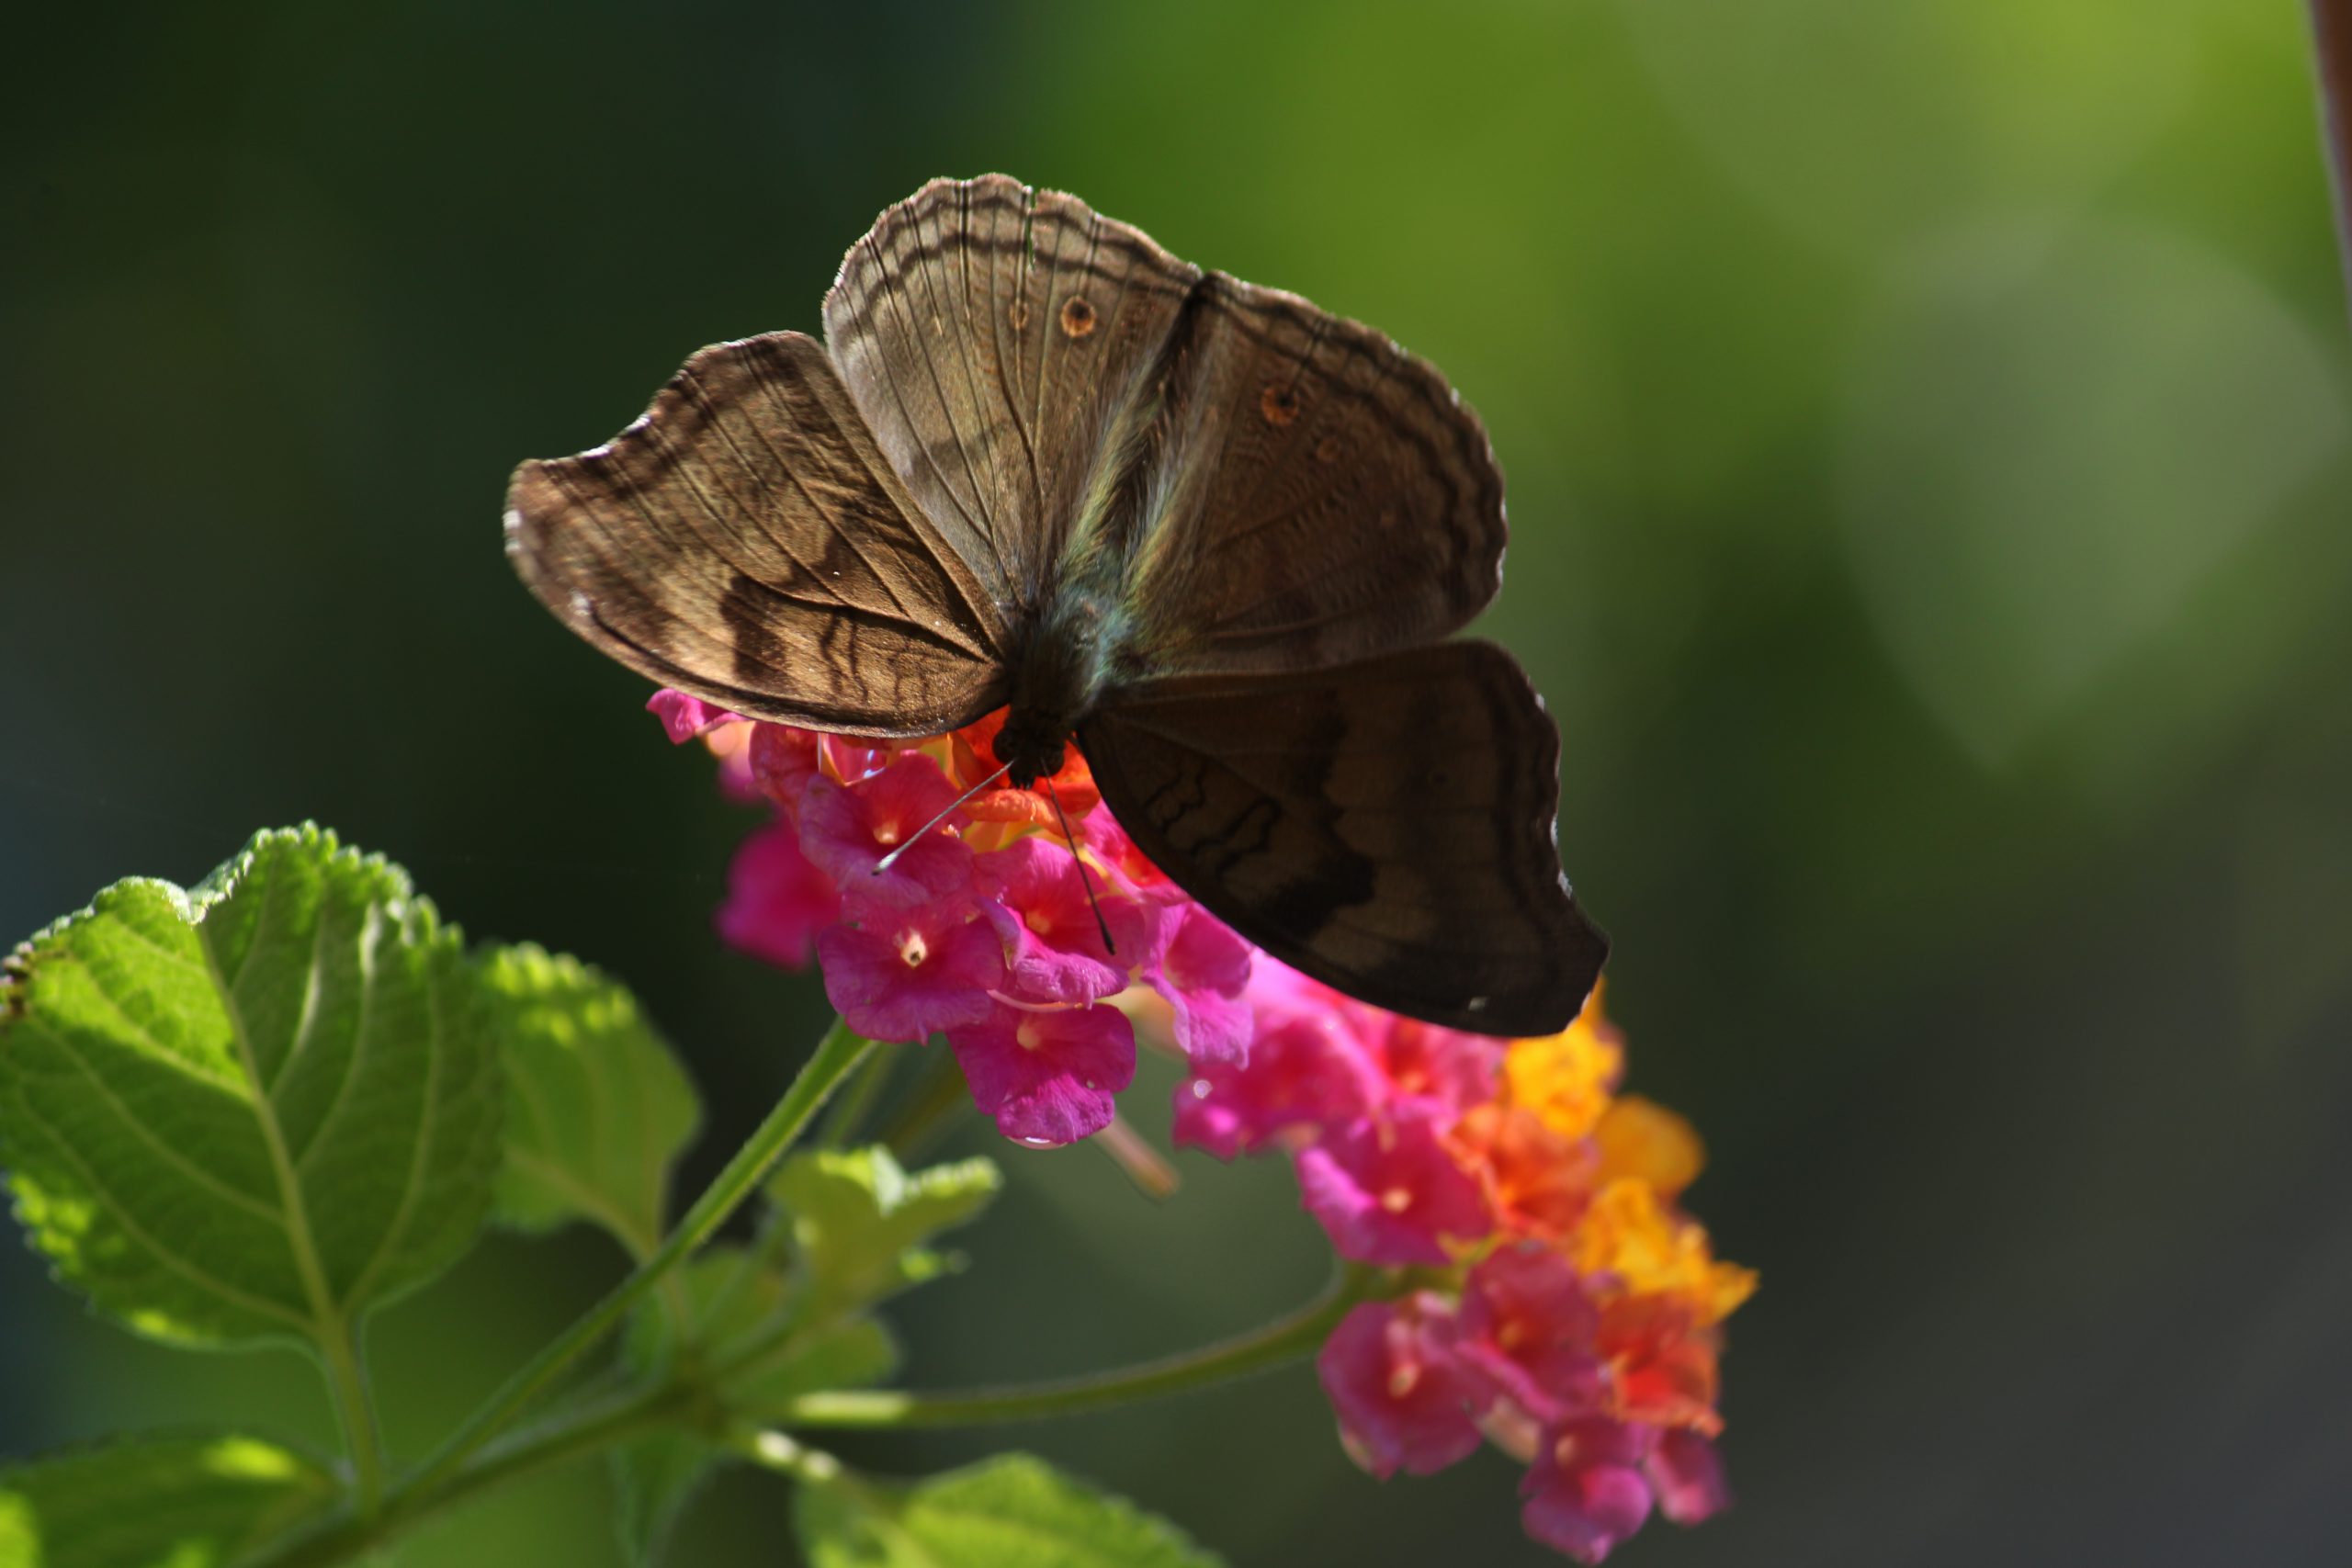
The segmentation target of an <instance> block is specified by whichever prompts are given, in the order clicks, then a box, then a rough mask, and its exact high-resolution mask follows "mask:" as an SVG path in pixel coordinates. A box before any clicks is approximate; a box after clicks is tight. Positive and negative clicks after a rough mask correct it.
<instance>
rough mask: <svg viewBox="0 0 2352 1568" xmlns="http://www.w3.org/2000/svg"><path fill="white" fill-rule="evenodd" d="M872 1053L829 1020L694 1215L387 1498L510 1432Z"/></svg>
mask: <svg viewBox="0 0 2352 1568" xmlns="http://www.w3.org/2000/svg"><path fill="white" fill-rule="evenodd" d="M873 1049H874V1043H873V1042H872V1041H870V1040H867V1039H866V1038H865V1037H864V1036H863V1035H861V1034H859V1033H857V1032H855V1031H854V1030H853V1029H851V1028H850V1027H849V1025H848V1024H847V1023H844V1022H842V1021H840V1020H838V1019H837V1020H835V1021H834V1023H833V1027H832V1029H831V1031H830V1032H827V1034H826V1035H825V1038H824V1039H823V1040H822V1041H820V1042H819V1043H818V1046H817V1049H816V1051H815V1052H814V1054H812V1055H810V1056H809V1060H808V1063H807V1065H805V1066H802V1067H801V1069H800V1076H799V1077H796V1078H794V1079H793V1080H792V1087H791V1088H789V1089H786V1090H785V1092H784V1098H783V1099H782V1100H777V1101H776V1104H775V1110H773V1111H769V1112H768V1114H767V1120H765V1121H763V1122H761V1123H760V1125H759V1128H758V1130H757V1131H755V1132H753V1133H752V1136H751V1138H750V1140H749V1141H748V1142H746V1143H745V1144H744V1145H743V1146H742V1147H741V1149H739V1150H738V1151H736V1155H735V1157H734V1158H733V1159H731V1160H729V1161H728V1162H727V1168H726V1169H724V1170H722V1171H720V1172H719V1173H718V1179H716V1180H714V1181H713V1182H712V1183H711V1184H710V1186H709V1187H708V1188H707V1190H705V1191H704V1192H703V1195H702V1196H701V1197H700V1198H697V1199H696V1200H695V1205H694V1207H693V1208H691V1209H689V1210H687V1211H686V1214H685V1217H684V1219H682V1220H680V1221H679V1222H678V1224H677V1227H676V1228H675V1229H674V1230H673V1231H672V1232H671V1233H670V1235H668V1236H667V1237H666V1238H665V1239H664V1240H663V1241H662V1245H661V1247H658V1248H657V1249H655V1251H654V1253H653V1255H652V1256H651V1257H650V1258H647V1259H646V1260H645V1261H644V1262H643V1263H640V1264H639V1265H638V1267H637V1268H636V1269H634V1270H632V1271H631V1272H630V1274H629V1276H628V1279H626V1280H622V1281H621V1282H620V1283H619V1284H618V1285H616V1287H614V1289H613V1290H612V1292H610V1293H609V1294H607V1295H606V1296H605V1299H604V1300H603V1301H601V1302H598V1303H596V1304H595V1305H594V1307H591V1308H590V1309H589V1310H588V1312H587V1313H586V1314H584V1315H582V1317H581V1318H580V1319H579V1320H578V1321H576V1322H575V1323H573V1324H572V1325H571V1327H570V1328H568V1329H566V1330H564V1332H563V1333H562V1335H561V1336H560V1337H558V1338H557V1339H556V1340H555V1341H554V1342H553V1343H552V1344H550V1345H548V1348H546V1349H544V1350H542V1351H540V1352H539V1353H538V1354H537V1356H535V1357H533V1358H532V1359H531V1360H530V1362H529V1364H528V1365H526V1366H525V1367H524V1368H523V1370H522V1371H518V1372H516V1373H515V1375H514V1376H513V1377H511V1378H509V1379H508V1380H507V1381H506V1384H505V1386H504V1387H503V1388H501V1389H500V1390H499V1391H498V1393H496V1394H494V1395H492V1398H491V1400H490V1403H488V1404H484V1405H483V1406H481V1408H480V1409H479V1410H477V1411H475V1412H474V1413H473V1415H471V1416H469V1417H467V1419H466V1423H465V1425H464V1426H462V1427H458V1430H457V1433H456V1434H455V1435H454V1436H452V1437H451V1438H449V1439H448V1440H447V1442H445V1443H443V1444H442V1445H441V1447H440V1448H438V1449H437V1450H435V1451H434V1453H433V1456H432V1457H431V1458H430V1459H428V1460H426V1461H424V1467H423V1468H422V1469H420V1470H419V1471H418V1472H416V1473H415V1474H414V1475H413V1476H411V1477H409V1478H408V1479H407V1480H406V1481H404V1482H402V1483H401V1485H400V1486H399V1487H397V1488H395V1489H394V1492H393V1498H394V1499H395V1500H398V1499H401V1498H405V1497H407V1496H409V1495H413V1494H415V1493H419V1492H428V1491H431V1490H432V1489H433V1488H435V1487H436V1486H438V1485H440V1484H441V1483H444V1482H447V1481H448V1480H449V1479H450V1478H451V1477H452V1476H453V1475H454V1474H456V1472H458V1468H459V1467H460V1466H462V1465H463V1464H464V1463H465V1462H466V1461H467V1460H469V1459H470V1458H471V1457H472V1456H473V1455H474V1453H475V1452H476V1451H478V1450H481V1448H482V1447H483V1446H484V1445H485V1444H487V1443H488V1442H490V1440H491V1439H492V1438H495V1437H497V1436H498V1434H499V1433H501V1432H503V1431H504V1430H505V1429H506V1428H507V1427H510V1426H512V1425H513V1424H514V1422H515V1419H516V1417H518V1416H521V1415H522V1414H523V1412H524V1411H526V1410H527V1409H528V1408H529V1407H530V1405H531V1404H532V1402H533V1401H535V1400H537V1398H538V1397H539V1395H540V1394H542V1393H545V1392H546V1391H547V1389H548V1386H549V1385H550V1384H552V1383H553V1382H555V1381H556V1379H558V1378H560V1377H561V1376H562V1375H563V1374H564V1372H565V1371H568V1370H570V1368H571V1365H572V1363H573V1362H575V1361H577V1360H579V1359H580V1358H581V1357H582V1356H584V1355H586V1354H587V1353H588V1352H589V1351H590V1350H592V1349H594V1348H595V1347H596V1344H597V1342H598V1341H600V1340H602V1339H603V1338H604V1337H605V1336H606V1335H607V1334H610V1333H611V1332H612V1331H613V1330H614V1329H615V1328H616V1327H618V1326H619V1325H620V1323H621V1320H622V1319H623V1318H625V1317H627V1316H628V1313H629V1309H630V1308H632V1307H634V1306H635V1305H636V1304H637V1303H639V1301H641V1300H642V1299H643V1298H644V1297H645V1295H646V1293H647V1292H650V1291H651V1290H652V1289H653V1288H654V1287H655V1286H656V1285H657V1284H659V1283H660V1282H661V1280H662V1278H663V1277H664V1276H666V1275H667V1274H668V1273H669V1272H670V1270H671V1269H674V1268H676V1267H677V1266H678V1265H679V1264H680V1263H682V1262H684V1260H685V1259H686V1258H688V1257H689V1256H691V1255H692V1254H693V1253H694V1252H695V1250H696V1249H697V1248H699V1247H701V1246H702V1245H703V1244H704V1243H705V1242H707V1241H708V1240H709V1239H710V1238H711V1236H712V1235H715V1234H717V1232H718V1227H719V1226H721V1225H723V1224H726V1223H727V1221H728V1218H729V1216H730V1215H732V1214H733V1213H735V1211H736V1210H737V1209H738V1208H740V1207H741V1205H742V1203H743V1201H744V1200H745V1199H747V1198H749V1197H750V1196H751V1195H752V1192H753V1190H756V1189H757V1188H758V1186H759V1184H760V1182H761V1180H762V1179H763V1178H764V1177H766V1175H767V1173H768V1170H769V1168H770V1167H772V1166H774V1165H775V1162H776V1161H777V1160H778V1159H779V1158H781V1157H782V1156H783V1154H784V1152H785V1150H786V1149H787V1148H789V1147H791V1146H792V1143H793V1140H795V1139H796V1138H797V1137H798V1136H799V1135H800V1134H801V1131H802V1129H804V1128H806V1127H807V1126H808V1124H809V1119H810V1118H811V1117H813V1116H815V1115H816V1113H817V1110H818V1108H819V1107H820V1106H821V1105H823V1104H824V1102H825V1097H826V1096H827V1095H829V1094H831V1092H832V1090H833V1089H834V1087H835V1086H836V1085H838V1084H839V1083H840V1082H841V1081H842V1078H843V1077H847V1076H848V1074H849V1072H850V1070H851V1069H852V1068H854V1067H855V1066H857V1064H858V1063H859V1062H860V1061H862V1060H863V1059H864V1058H865V1055H866V1053H867V1052H869V1051H871V1050H873Z"/></svg>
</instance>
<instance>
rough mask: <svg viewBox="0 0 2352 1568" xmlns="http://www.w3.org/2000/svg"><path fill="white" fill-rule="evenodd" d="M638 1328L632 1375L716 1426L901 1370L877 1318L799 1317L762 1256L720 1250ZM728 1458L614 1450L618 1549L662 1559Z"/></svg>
mask: <svg viewBox="0 0 2352 1568" xmlns="http://www.w3.org/2000/svg"><path fill="white" fill-rule="evenodd" d="M675 1279H676V1280H677V1287H676V1289H675V1291H674V1292H673V1293H672V1294H671V1295H669V1296H667V1297H657V1298H656V1299H655V1300H654V1301H653V1302H652V1303H649V1304H648V1305H647V1307H646V1308H645V1310H643V1311H642V1312H640V1313H639V1314H638V1316H637V1318H636V1319H635V1320H634V1321H633V1322H632V1323H631V1324H630V1325H629V1332H628V1338H627V1339H626V1340H625V1341H624V1342H623V1344H622V1348H621V1358H622V1361H623V1363H624V1364H625V1365H627V1366H628V1367H630V1368H631V1369H632V1370H634V1371H638V1372H639V1373H642V1374H644V1375H646V1376H647V1377H649V1378H652V1377H666V1378H673V1379H677V1380H679V1381H682V1382H688V1383H691V1384H694V1385H695V1386H698V1387H700V1388H701V1389H702V1390H703V1391H704V1393H705V1396H706V1398H707V1401H708V1403H709V1405H710V1418H711V1422H712V1425H713V1426H715V1427H718V1426H725V1425H729V1424H733V1423H746V1422H747V1423H752V1424H754V1425H756V1424H758V1423H760V1422H763V1421H765V1420H767V1419H769V1418H770V1417H771V1416H775V1415H776V1414H778V1413H779V1412H781V1411H782V1410H783V1408H784V1407H785V1405H786V1404H787V1403H788V1402H790V1401H792V1400H794V1399H797V1398H798V1397H799V1396H800V1395H802V1394H804V1393H818V1392H820V1390H824V1389H836V1388H863V1387H866V1386H868V1385H870V1384H873V1383H877V1382H881V1381H882V1380H883V1379H885V1378H887V1377H888V1376H889V1375H890V1374H891V1372H893V1371H896V1370H897V1368H898V1364H899V1350H898V1347H897V1345H895V1344H894V1343H893V1342H892V1341H891V1338H890V1336H889V1333H888V1330H886V1329H885V1328H884V1327H883V1326H882V1325H880V1324H878V1323H876V1322H875V1321H874V1320H873V1319H872V1318H869V1317H855V1318H851V1319H848V1320H847V1321H838V1320H836V1321H826V1322H819V1321H815V1320H811V1319H809V1318H808V1317H806V1316H805V1315H803V1314H801V1313H800V1312H799V1311H798V1303H797V1300H796V1298H795V1292H794V1285H793V1281H792V1280H791V1279H790V1278H789V1277H788V1276H786V1274H785V1272H784V1271H783V1270H782V1269H779V1268H777V1267H776V1266H775V1264H774V1263H773V1262H771V1261H769V1260H768V1259H767V1258H764V1257H763V1256H762V1255H761V1254H760V1253H758V1252H755V1251H748V1250H745V1249H743V1248H741V1247H713V1248H711V1249H710V1250H709V1251H707V1252H705V1253H704V1254H703V1255H702V1256H700V1257H699V1258H695V1259H694V1260H693V1261H692V1262H690V1263H688V1264H687V1265H686V1266H685V1267H684V1269H681V1270H679V1272H678V1274H677V1275H676V1276H675ZM725 1458H726V1455H725V1453H724V1452H723V1451H722V1450H719V1449H718V1448H716V1447H714V1446H713V1445H711V1444H708V1443H706V1442H704V1441H702V1440H701V1439H699V1438H688V1437H674V1436H665V1437H659V1438H645V1439H643V1440H641V1441H639V1442H635V1443H631V1444H629V1445H628V1446H627V1447H625V1448H622V1449H620V1450H616V1451H615V1453H614V1455H613V1476H614V1482H615V1484H616V1487H617V1489H618V1491H619V1493H620V1501H621V1507H620V1520H619V1523H620V1531H621V1541H622V1544H623V1546H625V1547H626V1548H627V1549H628V1552H629V1554H630V1560H631V1561H632V1562H653V1561H656V1560H657V1559H658V1558H659V1557H660V1555H661V1552H662V1545H663V1542H664V1541H665V1540H667V1539H668V1537H669V1535H670V1532H671V1530H672V1529H673V1528H674V1527H675V1525H676V1523H677V1520H678V1517H679V1516H680V1515H681V1514H683V1513H684V1510H685V1507H686V1506H687V1504H689V1503H690V1502H692V1501H693V1499H694V1495H695V1493H696V1492H697V1491H698V1490H699V1489H700V1488H701V1486H702V1483H703V1482H704V1481H705V1480H707V1478H708V1476H709V1474H710V1472H711V1471H712V1470H713V1469H714V1468H715V1467H716V1466H717V1465H718V1464H719V1463H721V1462H723V1461H724V1460H725Z"/></svg>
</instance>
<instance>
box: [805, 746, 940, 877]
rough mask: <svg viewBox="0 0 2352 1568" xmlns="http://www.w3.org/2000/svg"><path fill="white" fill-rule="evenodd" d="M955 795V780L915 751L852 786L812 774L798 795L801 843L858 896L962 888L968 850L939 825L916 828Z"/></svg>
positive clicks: (930, 818)
mask: <svg viewBox="0 0 2352 1568" xmlns="http://www.w3.org/2000/svg"><path fill="white" fill-rule="evenodd" d="M955 799H956V786H955V785H954V784H949V783H948V782H947V779H946V777H945V775H944V774H943V773H940V771H939V766H938V764H937V763H935V762H933V761H932V760H931V759H930V758H928V757H922V756H915V755H909V756H905V757H901V758H899V760H898V761H895V762H893V763H891V764H890V765H889V766H888V768H885V769H884V770H883V771H882V772H880V773H876V774H875V775H874V776H873V777H871V778H868V779H865V780H864V781H862V782H861V783H860V784H858V786H857V787H856V788H855V789H851V788H848V787H846V786H844V785H842V784H835V783H833V781H832V780H831V779H829V778H824V777H821V776H820V777H816V778H812V779H810V780H809V787H808V791H807V793H806V794H804V795H802V796H801V797H800V847H801V848H802V849H803V850H805V851H807V852H808V855H809V859H810V860H812V861H814V862H816V863H817V864H818V865H819V866H820V867H822V868H823V869H824V870H825V871H826V872H827V873H828V874H831V877H832V879H833V881H834V883H835V884H836V885H838V886H841V887H843V888H846V889H854V891H855V892H856V893H857V894H858V896H859V897H864V898H872V899H874V900H876V901H877V902H879V903H884V904H897V905H899V906H901V907H903V906H907V905H911V904H921V903H923V902H925V901H927V900H929V899H933V898H938V897H944V896H945V895H948V894H955V893H961V892H963V891H964V890H965V889H966V888H967V887H968V886H971V882H972V852H971V851H970V850H969V849H967V848H966V847H965V845H964V842H963V840H960V839H958V838H956V837H955V836H954V835H953V834H952V833H949V832H946V831H944V829H933V830H932V831H930V832H924V831H923V829H924V827H925V825H926V824H928V823H929V822H930V821H931V820H932V818H935V817H937V816H938V815H939V814H940V813H941V812H942V811H944V810H946V809H947V807H948V806H949V805H950V804H952V803H953V802H954V800H955ZM951 820H952V817H951ZM917 834H921V835H922V836H921V837H920V838H917V837H916V836H915V835H917ZM902 845H903V846H904V848H903V851H902V852H900V853H899V858H898V859H897V860H895V861H893V862H891V863H890V865H889V867H888V870H883V869H880V868H881V864H882V861H883V858H884V857H885V856H887V855H888V854H890V853H891V852H894V851H900V848H901V846H902Z"/></svg>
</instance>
